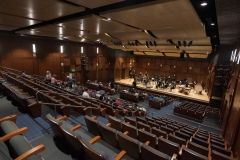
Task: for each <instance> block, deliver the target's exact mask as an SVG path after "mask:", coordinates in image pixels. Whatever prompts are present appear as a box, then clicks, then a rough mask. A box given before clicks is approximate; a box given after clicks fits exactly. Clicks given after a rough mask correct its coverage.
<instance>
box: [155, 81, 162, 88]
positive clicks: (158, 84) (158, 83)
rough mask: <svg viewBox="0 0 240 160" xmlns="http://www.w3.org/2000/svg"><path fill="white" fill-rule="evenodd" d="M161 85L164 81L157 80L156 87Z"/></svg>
mask: <svg viewBox="0 0 240 160" xmlns="http://www.w3.org/2000/svg"><path fill="white" fill-rule="evenodd" d="M161 85H162V82H161V81H160V80H159V81H158V82H157V85H156V88H160V87H161Z"/></svg>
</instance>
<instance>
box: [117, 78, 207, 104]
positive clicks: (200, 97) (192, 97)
mask: <svg viewBox="0 0 240 160" xmlns="http://www.w3.org/2000/svg"><path fill="white" fill-rule="evenodd" d="M132 82H133V79H121V80H119V81H115V83H116V84H121V85H126V86H132ZM151 86H153V87H152V88H146V85H143V84H141V83H137V89H140V90H146V91H150V92H151V91H152V92H156V93H161V94H166V95H169V96H174V97H179V98H182V99H183V100H189V101H194V102H200V103H202V104H206V105H207V104H209V98H208V95H207V93H206V92H205V91H204V90H203V91H202V94H197V93H196V92H195V91H194V90H193V89H191V91H190V93H189V94H188V95H186V94H184V93H179V92H178V85H177V87H176V89H173V90H172V91H169V89H156V87H155V86H156V85H155V84H153V83H151Z"/></svg>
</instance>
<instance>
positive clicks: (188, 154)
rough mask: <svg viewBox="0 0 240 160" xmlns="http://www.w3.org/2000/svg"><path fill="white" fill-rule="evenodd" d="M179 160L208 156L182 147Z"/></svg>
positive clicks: (204, 158)
mask: <svg viewBox="0 0 240 160" xmlns="http://www.w3.org/2000/svg"><path fill="white" fill-rule="evenodd" d="M181 160H208V157H205V156H203V155H201V154H199V153H197V152H194V151H193V150H191V149H189V148H187V147H184V148H183V150H182V156H181Z"/></svg>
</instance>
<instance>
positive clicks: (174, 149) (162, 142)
mask: <svg viewBox="0 0 240 160" xmlns="http://www.w3.org/2000/svg"><path fill="white" fill-rule="evenodd" d="M158 150H159V151H161V152H163V153H165V154H167V155H168V156H170V157H172V156H173V154H176V155H178V154H179V150H180V146H179V144H177V143H174V142H172V141H169V140H167V139H165V138H161V137H160V138H158Z"/></svg>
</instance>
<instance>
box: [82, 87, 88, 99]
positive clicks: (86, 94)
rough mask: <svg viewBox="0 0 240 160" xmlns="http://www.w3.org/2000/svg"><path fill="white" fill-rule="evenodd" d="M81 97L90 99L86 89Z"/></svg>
mask: <svg viewBox="0 0 240 160" xmlns="http://www.w3.org/2000/svg"><path fill="white" fill-rule="evenodd" d="M82 96H83V97H85V98H90V96H89V94H88V92H87V89H85V91H84V92H83V94H82Z"/></svg>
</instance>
